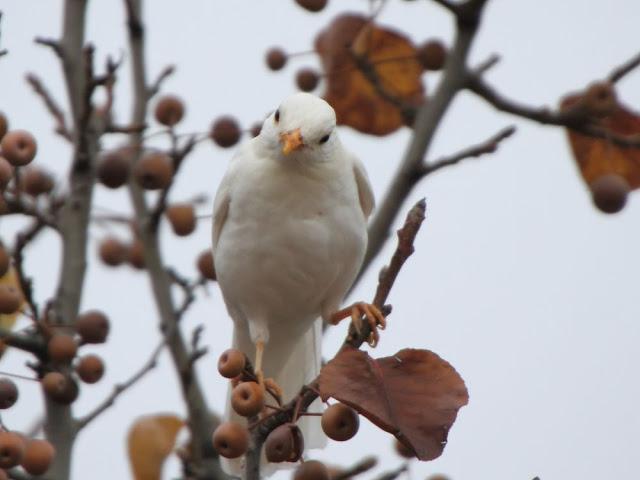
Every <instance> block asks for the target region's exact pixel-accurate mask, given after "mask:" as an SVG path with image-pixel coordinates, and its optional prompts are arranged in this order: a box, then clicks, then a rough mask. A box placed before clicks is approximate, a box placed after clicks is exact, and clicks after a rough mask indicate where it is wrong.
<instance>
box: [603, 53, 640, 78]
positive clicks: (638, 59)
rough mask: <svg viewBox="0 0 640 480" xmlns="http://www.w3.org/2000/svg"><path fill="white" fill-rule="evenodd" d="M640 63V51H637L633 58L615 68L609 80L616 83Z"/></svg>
mask: <svg viewBox="0 0 640 480" xmlns="http://www.w3.org/2000/svg"><path fill="white" fill-rule="evenodd" d="M639 65H640V52H638V53H636V54H635V55H634V56H633V57H632V58H631V59H629V60H628V61H627V62H625V63H623V64H622V65H620V66H619V67H616V68H614V69H613V71H612V72H611V73H610V74H609V77H608V80H609V81H610V82H611V83H616V82H618V81H620V80H622V78H624V77H625V76H626V75H627V74H628V73H631V72H632V71H633V70H634V69H635V68H637V67H638V66H639Z"/></svg>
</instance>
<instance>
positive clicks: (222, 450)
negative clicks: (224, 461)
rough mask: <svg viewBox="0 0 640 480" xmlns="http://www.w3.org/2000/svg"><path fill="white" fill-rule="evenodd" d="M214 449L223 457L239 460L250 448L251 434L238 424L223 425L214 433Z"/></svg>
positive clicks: (226, 423)
mask: <svg viewBox="0 0 640 480" xmlns="http://www.w3.org/2000/svg"><path fill="white" fill-rule="evenodd" d="M213 448H215V449H216V452H218V453H219V454H220V455H222V456H223V457H226V458H238V457H239V456H241V455H244V453H245V452H246V451H247V449H248V448H249V432H248V430H247V429H246V428H245V427H243V426H242V425H240V424H238V423H233V422H224V423H221V424H220V425H219V426H218V428H216V429H215V431H214V432H213Z"/></svg>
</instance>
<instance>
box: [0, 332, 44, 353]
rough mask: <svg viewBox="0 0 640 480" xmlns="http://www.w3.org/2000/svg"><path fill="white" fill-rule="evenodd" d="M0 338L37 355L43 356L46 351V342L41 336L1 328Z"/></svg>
mask: <svg viewBox="0 0 640 480" xmlns="http://www.w3.org/2000/svg"><path fill="white" fill-rule="evenodd" d="M0 338H1V339H2V340H3V341H4V342H5V343H6V344H7V345H10V346H12V347H15V348H19V349H20V350H24V351H25V352H31V353H33V354H34V355H36V356H42V355H44V352H45V344H44V342H43V341H42V339H40V338H39V337H36V336H34V335H27V334H24V333H17V332H12V331H11V330H7V329H5V328H0Z"/></svg>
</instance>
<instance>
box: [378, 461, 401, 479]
mask: <svg viewBox="0 0 640 480" xmlns="http://www.w3.org/2000/svg"><path fill="white" fill-rule="evenodd" d="M408 469H409V464H408V463H403V464H402V465H400V466H399V467H398V468H396V469H395V470H391V471H389V472H385V473H383V474H382V475H379V476H377V477H376V478H375V480H394V479H396V478H398V477H399V476H400V475H402V474H403V473H404V472H406V471H407V470H408Z"/></svg>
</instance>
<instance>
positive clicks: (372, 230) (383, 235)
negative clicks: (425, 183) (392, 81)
mask: <svg viewBox="0 0 640 480" xmlns="http://www.w3.org/2000/svg"><path fill="white" fill-rule="evenodd" d="M439 3H440V4H442V5H443V6H445V7H446V8H448V7H447V5H454V4H453V3H451V2H446V3H447V5H445V2H439ZM484 4H485V0H469V1H467V2H465V3H461V4H455V13H456V18H457V32H456V36H455V40H454V42H453V45H452V47H451V49H450V50H449V54H448V59H447V63H446V65H445V68H444V70H443V72H442V77H441V79H440V82H439V84H438V86H437V87H436V89H435V91H434V93H433V95H432V96H431V97H430V98H429V101H428V102H426V103H424V104H423V105H421V106H420V108H419V109H418V111H417V114H416V118H415V121H414V122H413V135H412V137H411V141H410V143H409V146H408V148H407V150H406V152H405V154H404V157H403V159H402V161H401V162H400V164H399V166H398V168H397V170H396V172H395V174H394V176H393V179H392V180H391V185H390V186H389V189H388V190H387V193H386V194H385V196H384V198H383V199H382V201H381V202H379V204H378V208H377V210H376V214H375V216H374V217H373V219H372V220H371V223H370V224H369V243H368V246H367V253H366V255H365V259H364V262H363V265H362V268H361V270H360V273H359V275H358V279H357V280H356V282H357V281H358V280H359V279H360V278H361V276H362V275H363V273H364V272H365V271H366V270H367V268H368V266H369V265H370V264H371V262H372V260H373V259H374V258H375V257H376V256H377V255H378V253H379V252H380V250H381V248H382V246H383V245H384V243H385V242H386V240H387V238H388V237H389V233H390V229H391V225H392V223H393V221H394V220H395V218H396V216H397V214H398V211H399V210H400V208H401V207H402V204H403V203H404V201H405V199H406V198H407V196H408V195H409V194H410V192H411V191H412V190H413V188H414V187H415V185H416V184H417V182H418V181H419V180H420V179H421V178H423V177H422V176H421V175H420V169H421V165H422V163H423V161H424V158H425V156H426V154H427V152H428V150H429V147H430V146H431V142H432V140H433V138H434V136H435V133H436V130H437V128H438V126H439V125H440V123H441V122H440V121H441V119H442V117H443V116H444V114H445V113H446V111H447V109H448V108H449V105H450V104H451V102H452V100H453V99H454V97H455V96H456V95H457V94H458V92H460V91H461V90H462V89H464V88H465V86H466V84H465V72H466V69H467V67H466V61H467V56H468V54H469V50H470V49H471V45H472V44H473V41H474V39H475V35H476V32H477V29H478V25H479V20H480V17H481V16H482V12H483V9H484ZM462 6H464V12H462Z"/></svg>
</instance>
